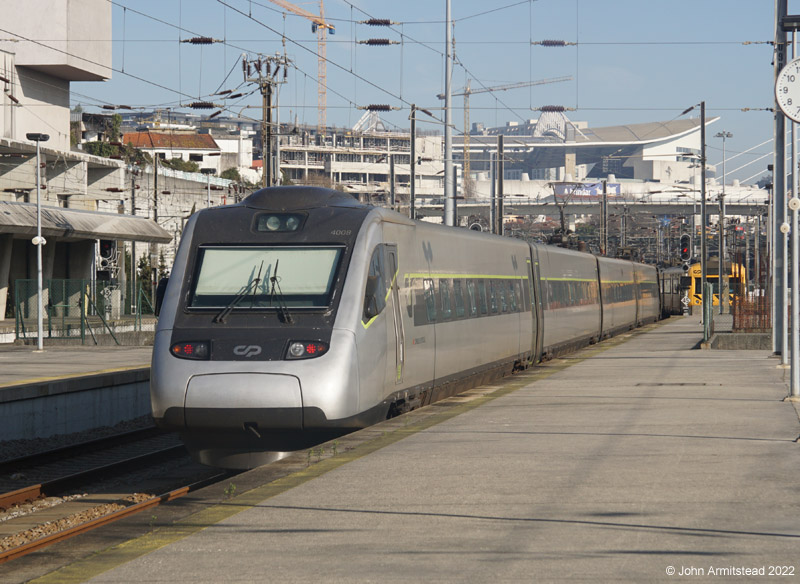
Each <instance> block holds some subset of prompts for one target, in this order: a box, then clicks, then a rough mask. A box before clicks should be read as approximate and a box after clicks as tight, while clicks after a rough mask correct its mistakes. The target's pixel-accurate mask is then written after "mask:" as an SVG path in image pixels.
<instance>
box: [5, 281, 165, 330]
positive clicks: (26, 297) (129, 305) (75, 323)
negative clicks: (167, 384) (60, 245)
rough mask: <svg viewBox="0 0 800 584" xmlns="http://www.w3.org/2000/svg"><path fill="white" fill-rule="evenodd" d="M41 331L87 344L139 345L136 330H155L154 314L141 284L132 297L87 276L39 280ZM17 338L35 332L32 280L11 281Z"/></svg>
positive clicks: (36, 305)
mask: <svg viewBox="0 0 800 584" xmlns="http://www.w3.org/2000/svg"><path fill="white" fill-rule="evenodd" d="M42 306H43V310H42V323H43V324H42V328H43V331H42V334H43V336H44V337H45V338H48V339H71V340H78V339H80V341H81V342H82V343H84V344H85V343H92V344H101V343H102V344H108V343H109V339H110V343H115V344H117V345H122V344H142V341H141V339H142V335H141V334H139V333H143V332H152V331H154V330H155V322H156V319H155V317H154V316H153V308H152V306H151V304H150V301H149V299H148V298H147V296H146V295H145V294H144V293H143V291H142V288H141V287H139V290H138V291H137V294H136V301H135V302H132V299H131V298H130V294H128V295H126V294H125V293H124V291H123V290H122V289H121V288H120V287H119V286H118V285H117V284H115V283H112V282H107V281H99V280H96V281H92V280H45V281H44V282H43V284H42ZM14 307H15V327H16V337H17V339H35V338H37V337H38V316H39V314H38V312H39V298H38V283H37V281H36V280H17V281H16V282H15V285H14Z"/></svg>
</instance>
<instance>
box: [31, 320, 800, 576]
mask: <svg viewBox="0 0 800 584" xmlns="http://www.w3.org/2000/svg"><path fill="white" fill-rule="evenodd" d="M701 334H702V331H701V328H700V326H699V325H698V323H697V321H696V318H693V317H689V318H683V319H677V320H671V321H668V322H667V323H666V324H661V325H656V326H653V327H649V328H648V330H647V331H646V332H644V333H634V334H633V335H628V336H629V337H630V338H629V339H628V340H627V341H626V342H620V341H619V340H617V341H611V342H610V343H602V344H601V345H599V346H597V347H596V348H591V349H588V350H586V351H583V352H581V353H579V354H576V355H575V356H574V357H570V358H567V359H564V360H558V361H555V362H551V363H549V364H546V365H545V366H544V367H537V368H535V369H533V370H531V371H530V372H526V373H524V374H521V375H517V376H514V377H512V378H510V379H509V380H507V381H504V382H503V383H498V384H497V385H496V386H494V387H492V388H484V390H483V393H482V394H480V392H479V393H478V394H475V393H474V392H473V393H472V394H471V395H472V396H475V395H479V397H477V398H475V397H469V396H468V397H465V398H455V399H454V400H450V405H449V406H448V405H446V404H444V405H441V406H437V405H434V406H431V407H430V408H423V410H427V411H428V412H437V411H441V412H445V411H448V410H447V408H448V407H450V408H453V407H454V406H453V405H452V404H454V403H455V404H457V405H456V406H455V409H451V410H450V411H452V412H454V413H457V414H458V415H441V416H440V417H438V418H437V416H439V414H436V413H434V414H432V415H431V414H425V413H419V414H418V413H417V412H412V414H411V415H410V416H409V417H408V418H406V419H405V421H403V418H398V419H396V420H390V421H388V422H387V423H385V424H382V425H379V426H377V427H373V428H371V429H368V430H367V431H366V432H365V433H364V434H362V436H363V438H361V441H362V445H360V446H359V445H356V444H355V443H354V442H351V437H347V438H345V439H342V441H341V442H340V443H339V445H338V451H337V445H335V444H334V445H333V446H331V445H330V444H329V445H327V446H326V449H325V457H324V458H323V457H322V452H321V451H320V452H319V453H317V454H315V453H314V451H313V450H312V451H311V452H310V453H307V454H302V455H294V456H295V457H297V456H303V457H306V456H307V458H308V462H307V465H305V466H307V468H306V469H305V470H299V471H296V472H294V473H293V474H289V475H287V476H286V477H284V478H282V479H279V480H277V481H274V482H272V483H270V484H266V485H263V486H258V487H255V488H254V489H252V490H250V491H249V492H245V491H244V489H242V490H237V491H235V493H234V495H233V496H232V497H229V498H225V499H222V500H217V501H211V500H209V501H206V502H205V504H204V506H203V507H201V508H200V510H199V511H197V512H196V513H194V514H193V515H190V516H187V517H186V518H184V519H182V520H180V521H178V522H176V523H173V524H164V525H160V526H159V525H155V526H154V527H153V531H152V532H151V533H150V534H148V535H146V536H144V537H140V538H137V539H134V540H131V541H128V542H126V543H123V544H120V545H115V546H113V547H110V548H109V549H108V550H106V551H104V552H100V553H98V554H94V555H92V556H90V557H87V558H86V559H85V560H83V561H77V562H75V563H74V564H73V565H70V566H68V567H66V568H64V569H62V570H61V571H57V572H53V573H51V574H49V575H48V576H44V577H43V578H41V579H40V580H34V581H40V582H73V581H74V582H78V581H81V582H82V581H88V582H92V583H129V582H215V583H216V582H422V581H425V582H540V581H544V582H560V581H578V582H620V581H625V582H651V581H654V582H661V581H664V582H667V581H675V580H680V579H685V576H692V577H695V576H705V577H708V576H717V577H718V578H717V581H730V580H736V581H747V580H755V579H760V578H763V577H769V575H770V571H772V572H773V574H774V573H776V571H777V573H781V574H791V575H792V579H794V578H797V577H800V560H798V559H797V558H798V556H797V553H796V550H797V547H798V545H800V445H798V444H797V443H796V442H795V440H796V439H797V437H798V435H799V434H800V423H798V414H797V412H796V410H795V407H794V406H793V404H792V403H790V402H786V401H783V400H784V397H785V396H786V394H787V383H786V381H785V379H784V377H785V376H786V375H787V374H788V372H785V371H784V370H783V369H779V368H777V367H776V364H777V363H776V361H775V360H774V359H771V358H768V353H767V352H766V351H701V350H692V347H694V346H695V345H696V344H697V342H698V341H699V340H700V337H701ZM437 408H440V409H437ZM423 410H420V412H423ZM415 415H418V416H425V415H429V416H430V417H428V418H422V417H415ZM426 419H427V420H428V421H427V422H426V421H425V420H426ZM352 440H358V438H352ZM368 444H373V446H372V447H369V448H367V446H366V445H368ZM351 447H352V450H351ZM364 448H366V450H363V451H362V450H360V449H364ZM320 458H322V460H321V461H320V462H319V463H318V464H315V462H316V460H318V459H320ZM337 460H338V461H339V462H337ZM315 469H317V470H315ZM265 472H266V471H265V470H264V468H262V469H256V470H254V471H250V473H246V474H245V475H240V477H235V478H233V479H232V480H231V483H232V485H233V486H235V484H236V483H237V482H240V484H243V485H244V484H246V483H247V477H248V476H259V475H258V473H265ZM234 490H235V489H234ZM230 494H231V493H230V492H229V493H228V495H230ZM196 502H197V501H196ZM747 570H756V573H755V574H751V575H749V573H748V572H747ZM762 571H763V573H764V576H760V573H761V572H762Z"/></svg>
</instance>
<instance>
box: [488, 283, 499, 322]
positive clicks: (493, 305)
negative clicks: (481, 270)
mask: <svg viewBox="0 0 800 584" xmlns="http://www.w3.org/2000/svg"><path fill="white" fill-rule="evenodd" d="M489 311H490V312H491V313H492V314H497V286H496V285H495V283H494V280H489Z"/></svg>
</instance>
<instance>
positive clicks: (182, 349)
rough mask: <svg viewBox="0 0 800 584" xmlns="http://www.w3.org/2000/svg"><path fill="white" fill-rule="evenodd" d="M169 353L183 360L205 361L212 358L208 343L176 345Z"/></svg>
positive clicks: (193, 342)
mask: <svg viewBox="0 0 800 584" xmlns="http://www.w3.org/2000/svg"><path fill="white" fill-rule="evenodd" d="M169 352H170V353H172V354H173V355H174V356H175V357H179V358H181V359H195V360H205V359H208V358H209V357H210V356H211V351H210V350H209V345H208V342H206V341H188V342H184V343H175V344H174V345H172V347H170V349H169Z"/></svg>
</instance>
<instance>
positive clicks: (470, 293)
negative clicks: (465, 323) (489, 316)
mask: <svg viewBox="0 0 800 584" xmlns="http://www.w3.org/2000/svg"><path fill="white" fill-rule="evenodd" d="M475 300H476V299H475V280H467V301H468V302H469V315H470V316H471V317H473V318H474V317H476V316H478V303H477V302H476V301H475Z"/></svg>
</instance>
